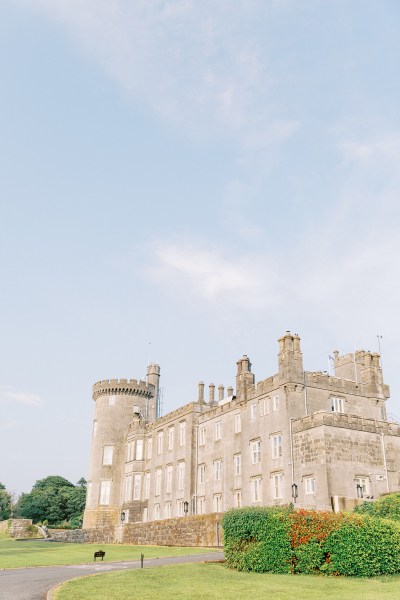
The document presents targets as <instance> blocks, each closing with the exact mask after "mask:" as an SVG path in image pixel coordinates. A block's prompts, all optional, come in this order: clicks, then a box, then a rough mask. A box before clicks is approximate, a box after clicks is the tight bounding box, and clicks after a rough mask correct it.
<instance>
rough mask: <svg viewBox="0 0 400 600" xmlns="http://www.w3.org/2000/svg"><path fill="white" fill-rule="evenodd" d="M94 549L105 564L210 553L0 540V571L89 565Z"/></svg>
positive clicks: (193, 550) (194, 550)
mask: <svg viewBox="0 0 400 600" xmlns="http://www.w3.org/2000/svg"><path fill="white" fill-rule="evenodd" d="M96 550H104V551H105V553H106V556H105V558H104V560H105V561H118V560H140V554H141V552H143V554H144V556H145V559H146V558H157V557H162V556H179V555H181V554H199V553H201V552H210V551H212V549H209V548H176V547H173V548H172V547H170V546H129V545H125V544H62V543H59V542H41V541H40V542H39V541H35V540H29V541H23V542H17V541H15V540H10V538H4V537H2V538H0V569H10V568H16V567H38V566H43V565H73V564H81V563H90V562H93V554H94V552H95V551H96Z"/></svg>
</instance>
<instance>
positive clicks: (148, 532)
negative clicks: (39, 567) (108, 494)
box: [49, 513, 223, 548]
mask: <svg viewBox="0 0 400 600" xmlns="http://www.w3.org/2000/svg"><path fill="white" fill-rule="evenodd" d="M221 519H222V514H221V513H214V514H211V515H196V516H191V517H179V518H177V519H166V520H164V521H150V522H148V523H128V524H127V525H123V526H121V525H120V526H118V527H106V528H102V529H100V528H99V529H72V530H71V529H69V530H65V531H54V532H52V531H51V529H50V530H49V534H50V536H51V538H52V539H53V540H55V541H57V542H67V543H78V544H85V543H86V544H88V543H93V544H100V543H103V544H105V543H108V544H109V543H113V542H116V541H120V542H122V543H124V544H138V545H144V546H145V545H149V546H152V545H154V546H195V547H196V546H200V547H206V548H217V547H221V546H222V545H223V530H222V526H221ZM121 530H122V531H121Z"/></svg>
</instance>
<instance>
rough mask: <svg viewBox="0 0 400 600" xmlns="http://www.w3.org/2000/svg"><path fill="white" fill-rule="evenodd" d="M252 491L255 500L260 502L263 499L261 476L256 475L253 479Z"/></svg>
mask: <svg viewBox="0 0 400 600" xmlns="http://www.w3.org/2000/svg"><path fill="white" fill-rule="evenodd" d="M251 492H252V496H253V502H260V500H261V477H256V478H255V479H252V480H251Z"/></svg>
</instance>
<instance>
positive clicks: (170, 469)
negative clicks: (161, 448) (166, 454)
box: [165, 465, 174, 494]
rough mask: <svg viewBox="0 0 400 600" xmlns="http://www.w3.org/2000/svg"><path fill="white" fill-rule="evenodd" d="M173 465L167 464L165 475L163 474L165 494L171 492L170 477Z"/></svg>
mask: <svg viewBox="0 0 400 600" xmlns="http://www.w3.org/2000/svg"><path fill="white" fill-rule="evenodd" d="M173 472H174V467H173V466H172V465H168V467H167V471H166V475H165V491H166V492H167V494H170V493H171V492H172V477H173Z"/></svg>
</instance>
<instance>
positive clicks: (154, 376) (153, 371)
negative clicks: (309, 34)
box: [145, 363, 161, 421]
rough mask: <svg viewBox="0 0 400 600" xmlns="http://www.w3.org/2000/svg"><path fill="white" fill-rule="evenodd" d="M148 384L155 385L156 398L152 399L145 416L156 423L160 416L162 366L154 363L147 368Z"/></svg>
mask: <svg viewBox="0 0 400 600" xmlns="http://www.w3.org/2000/svg"><path fill="white" fill-rule="evenodd" d="M147 383H148V384H149V385H154V396H153V398H151V399H150V401H149V403H148V406H147V411H146V413H145V416H146V418H147V420H148V421H155V420H156V419H158V417H160V416H161V414H160V402H159V391H160V366H159V365H157V364H155V363H152V364H151V365H149V366H148V367H147Z"/></svg>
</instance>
